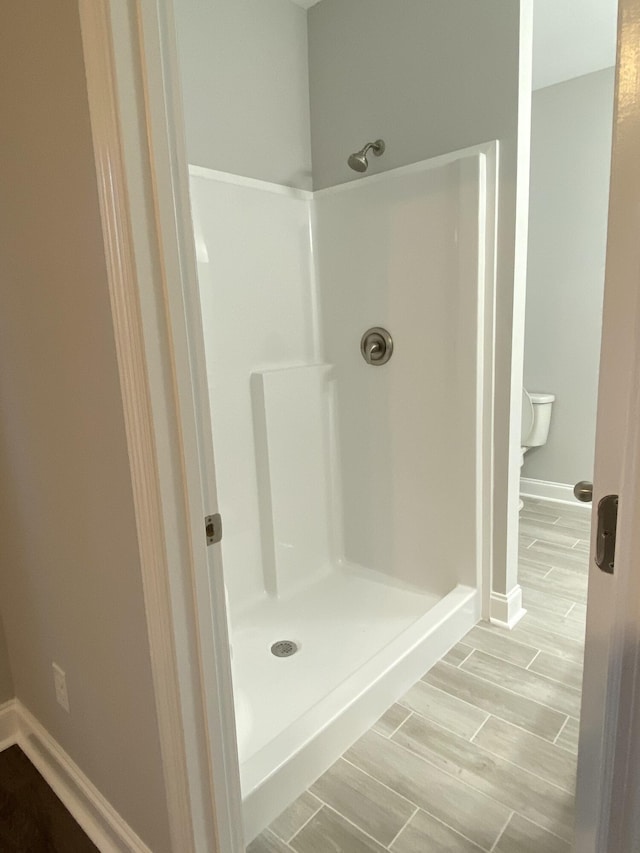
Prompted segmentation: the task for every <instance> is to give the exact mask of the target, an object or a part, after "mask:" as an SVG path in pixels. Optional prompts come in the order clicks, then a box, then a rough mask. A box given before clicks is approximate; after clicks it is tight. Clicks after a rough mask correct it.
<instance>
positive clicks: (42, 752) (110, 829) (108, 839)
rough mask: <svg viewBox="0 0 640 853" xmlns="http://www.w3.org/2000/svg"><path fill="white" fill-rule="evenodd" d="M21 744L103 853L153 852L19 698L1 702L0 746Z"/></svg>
mask: <svg viewBox="0 0 640 853" xmlns="http://www.w3.org/2000/svg"><path fill="white" fill-rule="evenodd" d="M14 744H18V746H19V747H20V748H21V749H22V751H23V752H24V753H25V755H26V756H27V757H28V758H29V760H30V761H31V763H32V764H33V765H34V767H35V768H36V769H37V770H38V771H39V773H40V774H41V775H42V776H43V778H44V779H45V781H46V782H47V784H48V785H49V786H50V788H51V789H52V791H53V792H54V793H55V794H56V795H57V796H58V797H59V798H60V800H61V801H62V802H63V804H64V806H65V807H66V808H67V809H68V810H69V812H70V813H71V814H72V815H73V817H74V818H75V820H76V821H77V822H78V823H79V824H80V826H81V827H82V829H83V830H84V831H85V832H86V834H87V835H88V836H89V838H90V839H91V841H93V843H94V844H95V845H96V847H98V849H99V850H100V851H101V853H151V850H150V849H149V847H147V845H146V844H145V843H144V842H143V841H142V839H141V838H140V837H139V836H138V835H136V833H135V832H134V831H133V830H132V829H131V827H130V826H129V825H128V824H127V822H126V821H125V820H123V818H122V817H121V816H120V815H119V814H118V812H117V811H116V810H115V809H114V808H113V806H112V805H111V804H110V803H109V802H108V800H107V799H106V798H105V797H104V796H103V795H102V794H101V793H100V791H99V790H98V789H97V788H96V786H95V785H94V784H93V782H91V781H90V779H88V778H87V776H85V774H84V773H83V772H82V770H80V768H79V767H78V765H77V764H75V762H74V761H72V759H71V758H70V757H69V756H68V755H67V753H66V752H65V751H64V750H63V749H62V747H61V746H60V744H59V743H57V741H55V740H54V739H53V738H52V737H51V735H50V734H49V732H47V730H46V729H45V728H44V727H43V726H42V725H41V724H40V723H39V722H38V720H36V718H35V717H34V716H33V714H32V713H31V712H30V711H29V710H28V709H27V708H26V707H25V706H24V705H23V704H22V703H21V702H20V701H18V700H17V699H11V700H10V701H9V702H5V703H4V704H3V705H0V750H2V749H7V748H8V747H9V746H13V745H14Z"/></svg>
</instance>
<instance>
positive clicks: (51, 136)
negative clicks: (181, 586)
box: [0, 0, 169, 853]
mask: <svg viewBox="0 0 640 853" xmlns="http://www.w3.org/2000/svg"><path fill="white" fill-rule="evenodd" d="M0 56H2V67H3V72H2V75H1V76H0V114H1V115H2V125H1V130H0V134H1V139H0V186H1V187H2V204H1V205H0V482H1V483H2V489H1V496H0V542H1V543H2V548H1V549H0V561H1V562H0V610H1V611H2V616H3V619H4V624H5V629H6V638H7V646H8V651H9V658H10V662H11V668H12V671H13V674H14V679H15V692H16V695H17V696H18V698H19V699H20V700H21V701H22V702H24V703H25V705H26V706H27V707H28V708H29V709H30V710H31V712H32V713H33V714H34V715H35V716H36V717H37V718H38V720H39V721H40V722H41V723H42V724H43V725H44V726H45V728H46V729H47V730H48V731H49V732H50V733H51V735H52V736H53V737H54V738H55V739H56V740H57V741H58V742H59V743H60V744H61V746H62V747H63V748H64V749H65V750H66V751H67V752H68V754H69V755H70V756H71V758H72V759H73V760H74V761H75V762H76V763H77V764H78V765H79V766H80V768H81V769H82V770H83V771H84V773H86V774H87V776H88V777H89V778H90V779H91V780H92V782H93V783H94V784H95V785H96V786H97V787H98V789H99V790H100V791H101V792H102V793H103V794H104V796H105V797H107V799H108V800H109V801H110V802H111V803H112V804H113V806H114V807H115V808H116V809H117V810H118V811H119V812H120V814H121V815H122V816H123V818H124V819H125V820H126V821H127V822H128V823H129V824H130V825H131V826H132V827H133V828H134V830H135V831H136V832H138V833H139V834H140V835H141V837H142V838H143V839H144V841H145V842H146V843H147V844H148V845H149V847H150V848H151V849H152V850H153V851H154V853H162V851H167V850H169V833H168V822H167V810H166V802H165V791H164V784H163V777H162V767H161V760H160V748H159V738H158V728H157V721H156V715H155V705H154V694H153V689H152V681H151V667H150V660H149V647H148V640H147V632H146V622H145V613H144V606H143V594H142V587H141V575H140V566H139V560H138V551H137V540H136V529H135V520H134V510H133V503H132V492H131V481H130V473H129V466H128V458H127V447H126V443H125V432H124V423H123V411H122V403H121V397H120V389H119V382H118V372H117V365H116V354H115V348H114V338H113V329H112V323H111V313H110V305H109V295H108V289H107V281H106V273H105V262H104V252H103V244H102V239H101V231H100V221H99V215H98V200H97V191H96V177H95V171H94V164H93V153H92V147H91V137H90V127H89V117H88V106H87V95H86V89H85V79H84V67H83V60H82V49H81V40H80V30H79V21H78V12H77V3H76V2H75V1H74V0H58V2H56V3H42V2H39V0H22V2H20V3H9V4H6V6H5V8H4V10H3V21H2V27H1V28H0ZM52 661H56V662H57V663H58V664H59V665H60V666H61V667H62V668H63V669H64V670H65V671H66V674H67V682H68V692H69V699H70V703H71V713H70V714H67V713H65V711H63V710H62V709H61V708H60V707H59V706H58V705H57V704H56V701H55V695H54V689H53V677H52V671H51V664H52ZM2 670H3V667H2V660H1V653H0V673H1V672H2ZM0 680H1V675H0ZM0 695H1V693H0Z"/></svg>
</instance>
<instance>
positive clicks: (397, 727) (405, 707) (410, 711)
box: [378, 688, 413, 740]
mask: <svg viewBox="0 0 640 853" xmlns="http://www.w3.org/2000/svg"><path fill="white" fill-rule="evenodd" d="M409 689H411V688H409ZM396 704H398V705H400V700H398V702H397V703H396ZM400 707H401V708H404V710H405V711H408V712H409V713H408V714H407V716H406V717H405V718H404V720H403V721H402V722H401V723H400V725H398V726H396V727H395V729H394V730H393V731H392V732H391V734H390V735H385V737H386V738H387V740H391V738H392V737H393V736H394V734H395V733H396V732H397V731H398V729H401V728H402V727H403V726H404V724H405V723H406V722H407V720H409V719H410V718H411V716H412V714H413V711H412V710H411V708H407V706H406V705H400ZM378 734H380V733H379V732H378Z"/></svg>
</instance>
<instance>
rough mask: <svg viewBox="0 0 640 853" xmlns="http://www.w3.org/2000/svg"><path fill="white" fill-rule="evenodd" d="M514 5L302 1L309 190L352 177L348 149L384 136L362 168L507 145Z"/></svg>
mask: <svg viewBox="0 0 640 853" xmlns="http://www.w3.org/2000/svg"><path fill="white" fill-rule="evenodd" d="M517 63H518V4H517V3H507V4H505V3H504V2H503V0H484V2H482V3H475V2H474V3H470V2H469V0H429V2H425V0H402V2H400V3H398V2H395V0H323V2H321V3H319V4H318V5H317V6H313V7H312V8H311V9H310V10H309V67H310V90H311V139H312V153H313V178H314V189H321V188H323V187H327V186H331V185H333V184H337V183H342V182H344V181H348V180H355V179H357V177H358V176H357V174H356V173H355V172H353V171H352V170H351V169H349V167H348V166H347V157H348V155H349V154H350V153H351V152H352V151H354V150H356V149H358V148H361V147H362V145H364V143H365V142H368V141H370V140H373V139H377V138H378V137H379V136H382V137H383V138H384V140H385V142H386V143H387V151H386V153H385V154H384V156H383V157H381V158H380V159H378V158H375V157H373V156H372V157H371V158H370V167H369V173H375V172H379V171H383V170H386V169H392V168H394V167H395V166H402V165H405V164H407V163H412V162H416V161H419V160H424V159H426V158H428V157H434V156H436V155H437V154H443V153H446V152H449V151H454V150H456V149H457V148H464V147H466V146H469V145H475V144H477V143H479V142H486V141H488V140H492V139H506V140H508V141H509V144H513V142H514V138H515V134H516V120H517V108H516V106H517V87H518V67H517Z"/></svg>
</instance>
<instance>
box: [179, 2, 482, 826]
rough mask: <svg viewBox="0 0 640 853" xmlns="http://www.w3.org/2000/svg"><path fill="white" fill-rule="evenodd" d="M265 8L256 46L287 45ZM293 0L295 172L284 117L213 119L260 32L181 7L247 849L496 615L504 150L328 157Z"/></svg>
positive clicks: (383, 131)
mask: <svg viewBox="0 0 640 853" xmlns="http://www.w3.org/2000/svg"><path fill="white" fill-rule="evenodd" d="M266 5H267V6H268V7H269V9H270V10H271V11H270V12H269V13H268V14H267V12H265V20H263V21H262V24H261V23H260V21H256V20H255V19H254V18H251V20H249V19H247V20H246V21H244V22H243V21H239V22H237V23H238V25H239V26H240V29H241V31H242V34H243V38H244V39H245V40H246V39H251V38H252V37H253V36H255V37H256V38H262V37H265V38H268V39H276V40H277V39H278V38H280V36H279V35H278V33H277V32H276V30H277V26H276V19H274V18H273V17H272V18H271V19H270V20H269V22H268V23H269V26H267V20H266V19H267V18H269V15H273V14H275V13H274V12H273V9H275V6H276V4H273V8H272V4H271V3H269V4H266ZM322 5H323V4H319V6H318V7H314V8H321V7H322ZM285 6H286V7H287V9H286V15H284V17H285V18H286V22H285V21H284V20H281V24H282V26H283V27H284V26H285V23H287V26H292V27H293V30H291V29H290V30H288V31H287V34H286V36H285V35H283V36H282V39H284V42H286V43H284V47H283V44H282V43H281V44H280V45H279V47H278V51H279V52H278V51H276V48H275V46H272V48H273V53H274V55H276V54H277V55H279V56H280V55H281V54H282V52H283V51H284V50H285V48H286V49H287V50H289V54H288V61H289V60H290V61H291V62H292V63H294V61H297V62H302V64H303V65H304V62H308V67H307V66H305V68H306V73H307V74H308V79H309V81H310V90H309V91H310V93H311V95H310V96H309V91H307V94H306V98H307V100H306V101H305V99H304V97H303V96H301V94H300V87H299V85H298V84H297V83H296V85H295V86H294V85H293V82H292V77H293V76H295V75H290V76H289V77H287V78H286V80H284V82H283V78H282V76H279V77H278V84H277V85H278V86H279V87H280V89H278V92H279V97H280V101H279V103H280V106H281V107H282V109H283V110H284V109H285V107H287V104H284V102H285V101H286V99H287V98H288V99H289V101H291V102H293V101H296V99H298V100H297V103H298V106H299V107H300V110H301V112H300V116H299V122H298V128H301V127H302V128H303V129H304V128H305V127H306V137H305V135H304V133H302V134H301V136H300V137H299V138H298V137H297V138H296V140H297V141H296V143H295V144H294V143H292V144H291V145H290V146H289V149H290V151H289V153H290V154H291V158H292V163H293V160H295V159H296V157H297V160H296V162H295V164H294V165H293V166H292V165H291V163H289V164H284V163H283V159H282V158H283V154H282V151H281V149H280V148H279V147H278V146H277V145H276V144H275V141H274V140H275V139H276V138H277V136H278V134H277V132H276V131H275V130H274V131H273V133H271V136H270V137H269V134H270V131H269V127H268V125H265V127H266V130H265V128H261V133H260V134H259V135H258V134H255V135H254V136H250V137H249V138H247V140H246V150H245V151H244V154H243V153H242V152H241V151H240V150H239V147H238V144H237V139H238V135H237V134H236V135H235V136H232V135H229V139H228V140H226V139H225V133H226V129H225V122H224V120H221V122H220V123H219V124H216V126H215V133H214V126H213V125H212V124H209V125H208V126H207V121H208V118H207V115H208V114H207V115H205V114H204V113H203V109H202V102H200V101H199V100H198V97H199V95H198V93H202V92H203V91H204V89H205V88H206V86H205V84H206V79H205V78H206V74H205V75H204V76H203V68H205V65H204V64H203V63H204V62H205V59H204V57H206V62H207V63H209V62H212V61H213V60H212V59H211V57H212V56H213V55H215V54H216V50H214V49H213V48H212V47H211V46H210V44H209V43H208V41H207V39H208V38H210V37H211V33H212V32H213V29H212V28H211V27H212V26H213V24H220V27H221V28H222V33H223V35H218V36H217V38H219V39H221V40H223V41H225V43H229V44H234V45H236V47H237V45H239V44H240V43H241V40H239V37H238V34H237V33H236V38H235V40H234V33H233V31H232V28H231V30H230V31H229V32H225V26H227V27H231V24H230V23H229V21H228V20H226V19H225V20H222V19H221V20H220V21H216V20H215V15H214V12H213V11H211V12H210V14H211V15H212V16H213V17H212V19H211V21H210V22H209V23H210V24H211V26H210V27H209V29H208V30H207V27H206V26H205V24H204V23H203V21H202V20H200V19H199V18H198V16H197V15H195V13H192V14H191V15H190V16H183V18H181V16H180V4H177V14H178V36H179V46H180V47H181V62H182V66H183V67H182V72H183V84H184V100H185V112H186V126H187V142H188V149H189V158H190V161H191V165H190V166H189V176H190V195H191V206H192V218H193V224H194V232H195V247H196V254H197V261H198V279H199V289H200V301H201V314H202V323H203V331H204V344H205V354H206V369H207V380H208V386H209V400H210V412H211V426H212V434H213V443H214V454H215V462H216V487H217V492H218V502H219V507H220V511H221V515H222V518H223V522H224V536H223V538H222V542H221V548H222V557H223V564H224V578H225V586H226V594H227V613H228V621H229V625H230V648H231V659H232V672H233V683H234V699H235V710H236V730H237V742H238V753H239V760H240V775H241V786H242V797H243V808H244V827H245V839H246V841H247V842H249V841H250V840H251V839H252V838H254V837H255V836H256V835H257V834H258V833H260V832H261V831H262V830H263V829H264V827H265V826H266V825H267V824H269V822H270V821H272V820H273V819H274V818H275V817H276V816H277V815H278V814H279V813H280V812H281V811H282V810H283V809H284V808H285V807H286V806H287V805H288V804H289V803H290V802H291V801H292V800H293V799H295V797H296V796H298V795H299V794H300V793H301V792H302V791H303V790H304V789H305V788H306V787H307V786H309V785H310V784H311V783H312V782H313V781H314V780H315V779H316V778H317V777H318V776H319V775H320V774H321V773H323V772H324V770H326V769H327V767H328V766H329V765H330V764H331V763H332V762H333V761H335V760H336V759H337V758H338V756H339V755H340V754H341V753H342V752H343V751H344V750H345V749H347V748H348V747H349V746H350V745H351V743H352V742H353V741H354V740H355V739H356V738H358V737H359V736H360V735H361V734H362V733H363V732H364V731H365V730H366V729H367V728H369V727H370V726H371V725H372V724H373V723H374V722H375V721H376V720H377V719H378V718H379V717H380V716H381V715H382V714H383V713H384V711H385V710H386V709H387V708H388V707H389V706H390V705H391V704H392V703H393V702H394V701H396V699H397V698H398V697H399V696H400V695H401V694H402V693H403V692H404V691H406V690H407V689H408V688H409V687H410V686H411V685H412V684H413V683H414V682H415V681H416V680H417V679H418V678H420V676H421V675H422V674H423V673H424V672H425V671H426V670H427V669H428V668H429V667H430V666H432V665H433V664H434V663H435V662H436V661H437V660H439V659H440V658H441V657H442V656H443V655H444V654H446V652H447V651H448V650H449V649H450V648H451V647H452V646H453V645H455V644H456V643H457V642H458V641H459V640H460V639H461V638H462V637H463V636H464V634H465V633H466V632H467V631H468V630H470V629H471V628H472V627H473V625H474V624H475V623H476V622H477V621H478V619H479V618H480V616H481V614H482V613H483V602H484V598H485V597H486V590H487V589H488V581H487V579H486V573H487V571H488V568H487V567H488V557H487V553H488V548H489V546H488V539H489V536H488V534H487V531H490V529H491V519H490V505H491V500H490V499H488V497H487V496H488V495H490V492H489V491H488V489H489V488H490V486H489V485H488V483H489V479H490V477H488V474H487V472H488V471H490V469H491V435H490V424H489V423H488V421H487V412H490V410H491V405H492V404H491V400H492V396H491V395H492V386H491V376H492V359H493V351H492V346H493V343H492V342H493V321H494V278H495V243H496V240H495V220H496V194H497V151H498V143H496V142H489V143H483V144H481V145H477V146H473V147H469V148H464V149H462V150H459V151H452V152H449V153H446V154H442V155H438V156H418V157H410V158H407V157H406V156H405V157H404V160H403V159H402V156H401V155H399V154H398V149H397V146H396V148H395V149H394V144H393V141H392V139H391V132H390V131H392V130H393V128H387V127H379V128H378V127H375V128H373V130H372V129H371V128H368V130H369V132H367V129H363V132H361V133H360V134H359V135H358V136H357V138H353V139H350V141H349V142H347V141H346V140H345V141H344V144H343V145H341V146H340V149H339V151H338V150H337V149H336V150H335V152H333V151H332V152H331V156H330V157H329V159H330V160H331V163H333V164H334V165H333V166H332V168H331V169H327V170H325V173H321V172H322V170H321V169H320V168H319V166H317V165H316V164H317V163H319V157H318V156H317V155H316V141H315V140H314V91H315V88H314V86H315V85H316V84H314V73H316V71H317V69H316V71H314V68H315V65H314V61H313V57H312V56H311V55H309V57H308V58H307V55H306V53H305V51H306V44H307V42H306V38H307V14H306V12H304V10H302V9H300V8H299V7H296V6H294V5H293V4H292V3H290V2H289V0H286V2H285V0H282V2H281V3H280V4H279V5H278V8H279V9H280V12H283V9H284V8H285ZM289 6H291V7H292V9H293V13H292V14H290V13H291V9H289V8H288V7H289ZM311 11H312V10H311ZM298 12H300V15H299V16H298V14H297V13H298ZM233 14H234V15H235V14H237V15H238V16H240V18H241V17H242V12H241V11H239V10H236V11H235V12H234V13H233ZM294 25H295V26H294ZM309 26H311V17H309ZM261 27H262V28H261ZM294 31H295V32H296V33H297V34H298V36H297V37H299V38H300V39H303V40H304V49H303V48H302V47H301V45H302V42H301V43H300V44H297V46H294V47H295V50H294V49H293V48H292V43H291V40H292V39H293V34H292V33H293V32H294ZM252 34H253V35H252ZM218 47H219V48H220V50H221V51H223V53H224V51H225V50H226V53H225V57H226V59H225V61H226V62H227V63H228V64H229V63H230V65H229V67H228V68H227V69H226V75H225V77H224V79H225V80H229V79H231V78H234V75H233V74H232V73H231V71H230V70H229V68H230V67H232V66H233V63H234V61H235V57H233V56H231V55H230V53H229V51H228V50H227V48H226V47H225V44H222V42H221V44H220V45H218ZM265 50H266V48H265ZM301 57H302V58H301ZM238 61H240V60H239V59H238ZM252 62H254V65H255V62H257V60H255V57H254V58H253V60H252ZM206 67H207V68H208V65H207V66H206ZM233 67H235V66H233ZM241 73H243V72H242V69H239V70H238V74H239V75H240V74H241ZM214 76H215V68H214V69H213V70H212V71H211V72H210V74H209V77H210V78H211V79H213V77H214ZM276 76H277V75H276ZM219 79H220V78H219ZM296 79H297V78H296ZM319 79H320V78H319V76H318V80H319ZM234 80H235V83H234V85H236V84H237V85H238V86H239V87H240V83H239V82H238V80H239V78H238V79H236V78H234ZM218 82H219V80H218ZM262 82H263V83H264V81H262ZM272 82H273V81H272ZM294 82H295V81H294ZM265 85H266V84H265ZM274 85H275V84H274ZM317 85H319V83H318V84H317ZM240 88H242V87H240ZM293 89H295V91H293ZM239 91H240V89H239ZM209 96H211V97H212V98H214V102H213V106H214V107H215V109H213V112H212V113H211V114H212V115H215V114H216V110H218V112H220V113H222V114H224V111H225V110H228V104H227V103H226V102H224V99H221V96H220V93H219V92H218V93H217V94H216V91H214V89H213V88H211V89H210V91H208V95H207V97H209ZM216 97H217V98H218V101H217V102H216V101H215V98H216ZM240 97H241V95H238V98H240ZM242 97H244V98H245V99H250V98H251V92H250V91H249V90H243V94H242ZM262 97H264V92H263V95H262ZM309 97H310V101H309ZM238 104H239V106H238ZM283 104H284V106H283ZM288 106H289V107H290V106H291V103H289V104H288ZM236 107H237V108H238V109H241V110H242V109H244V110H246V114H247V120H248V116H249V114H250V113H251V115H252V116H253V113H254V112H255V111H256V110H257V109H258V106H255V108H253V111H252V108H250V105H247V104H245V105H244V106H243V102H242V101H238V102H236ZM287 108H288V107H287ZM274 109H275V108H274ZM305 110H306V112H305ZM209 112H211V110H209ZM309 116H311V119H309ZM274 121H275V119H274ZM305 122H306V124H305ZM272 130H273V129H272ZM276 130H277V128H276ZM339 136H340V137H344V136H345V134H344V133H343V132H342V131H341V132H340V134H339ZM378 136H380V137H382V138H384V140H385V142H386V150H385V149H384V146H378V149H377V150H376V148H375V146H376V145H378V143H373V148H372V151H373V154H374V155H375V154H381V153H382V150H384V156H377V157H373V158H370V159H369V161H368V171H367V172H366V174H364V173H362V174H358V173H356V172H354V171H353V169H351V168H350V167H349V164H348V162H347V161H348V159H350V152H351V151H353V150H354V149H356V148H357V146H358V145H359V144H362V142H363V141H364V140H365V139H367V138H371V139H377V138H378ZM269 138H271V140H272V142H273V145H271V147H270V148H269ZM305 138H306V143H305V142H304V140H305ZM300 139H302V142H300ZM379 141H380V140H379ZM317 144H318V146H320V148H322V141H321V140H320V141H318V143H317ZM296 145H297V146H298V148H297V149H296ZM305 145H306V147H305ZM312 147H313V152H314V160H313V169H312V168H311V149H312ZM265 148H266V149H267V150H268V151H269V152H270V154H271V155H272V156H271V157H270V158H268V157H265V156H262V155H263V152H264V149H265ZM367 148H371V146H365V149H362V151H360V152H358V155H360V154H361V155H362V158H363V159H364V160H365V161H366V154H367V150H366V149H367ZM296 151H297V154H296V157H294V156H293V155H294V154H295V152H296ZM292 152H293V153H292ZM334 155H335V156H334ZM358 155H352V157H355V156H358ZM399 156H400V159H398V157H399ZM294 166H295V167H294Z"/></svg>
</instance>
